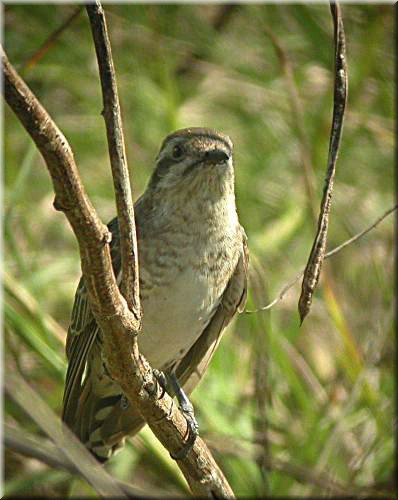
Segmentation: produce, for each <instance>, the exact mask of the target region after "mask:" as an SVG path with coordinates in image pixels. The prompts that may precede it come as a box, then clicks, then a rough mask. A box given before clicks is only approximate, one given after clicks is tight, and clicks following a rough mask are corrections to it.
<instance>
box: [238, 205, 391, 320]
mask: <svg viewBox="0 0 398 500" xmlns="http://www.w3.org/2000/svg"><path fill="white" fill-rule="evenodd" d="M397 208H398V205H394V206H393V207H391V208H389V209H388V210H387V211H386V212H384V214H383V215H381V216H380V217H378V218H377V219H376V220H375V221H374V222H373V223H372V224H371V225H370V226H368V227H367V228H365V229H363V230H362V231H361V232H359V233H358V234H356V235H355V236H353V237H352V238H349V239H348V240H346V241H344V242H343V243H341V244H340V245H338V246H337V247H335V248H333V250H330V251H329V252H328V253H326V254H325V256H324V259H325V260H326V259H328V258H329V257H332V256H333V255H336V253H339V252H340V251H341V250H343V249H344V248H346V247H347V246H348V245H351V244H352V243H355V242H356V241H358V240H359V239H361V238H362V237H363V236H365V235H366V234H368V233H369V232H370V231H371V230H372V229H374V228H375V227H376V226H378V225H379V224H380V222H383V220H384V219H385V218H386V217H388V216H389V215H390V214H391V213H393V212H394V211H395V210H397ZM304 271H305V268H304V269H302V270H301V271H300V272H299V273H298V274H297V276H296V277H295V278H294V279H293V280H291V281H289V283H288V284H287V285H285V286H284V287H283V288H282V290H281V291H280V292H279V295H278V296H277V297H275V299H274V300H273V301H272V302H270V303H269V304H267V305H265V306H263V307H259V308H258V309H254V310H247V311H245V313H246V314H252V313H257V312H260V311H267V310H268V309H271V307H273V306H275V305H276V304H278V302H280V301H281V300H282V299H283V298H284V297H285V295H286V293H287V292H288V291H289V290H290V289H291V288H292V287H293V286H294V285H295V284H296V283H297V282H298V280H299V279H300V278H301V277H302V276H303V275H304Z"/></svg>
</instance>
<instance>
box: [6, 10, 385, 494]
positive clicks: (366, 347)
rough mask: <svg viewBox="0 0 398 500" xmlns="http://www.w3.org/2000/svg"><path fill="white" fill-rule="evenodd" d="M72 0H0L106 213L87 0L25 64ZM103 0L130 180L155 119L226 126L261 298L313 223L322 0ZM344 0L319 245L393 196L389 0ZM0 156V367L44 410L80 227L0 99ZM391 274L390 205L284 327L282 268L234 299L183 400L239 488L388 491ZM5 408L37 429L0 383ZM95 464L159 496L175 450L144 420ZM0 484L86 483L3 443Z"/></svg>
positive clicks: (285, 271)
mask: <svg viewBox="0 0 398 500" xmlns="http://www.w3.org/2000/svg"><path fill="white" fill-rule="evenodd" d="M75 9H76V5H54V4H51V5H50V4H49V5H6V6H5V8H4V22H5V34H4V43H5V49H6V52H7V54H8V56H9V58H10V61H11V62H12V63H13V64H14V65H15V67H16V68H17V69H18V71H20V73H21V75H22V76H23V78H24V79H25V80H26V81H27V83H28V84H29V86H30V87H31V88H32V90H33V91H34V92H35V94H36V95H37V96H38V97H39V99H40V100H41V101H42V103H43V104H44V106H45V107H46V109H47V110H48V111H49V112H50V114H51V116H52V117H53V118H54V119H55V121H56V122H57V124H58V126H59V127H60V128H61V129H62V131H63V132H64V134H65V136H66V137H67V139H68V141H70V144H71V146H72V148H73V150H74V153H75V158H76V161H77V163H78V166H79V169H80V173H81V176H82V179H83V181H84V184H85V186H86V188H87V191H88V193H89V195H90V197H91V199H92V201H93V203H94V205H95V207H96V209H97V210H98V212H99V214H100V216H101V218H102V219H103V220H104V221H105V222H107V221H108V220H110V219H111V218H112V217H113V216H114V214H115V206H114V197H113V190H112V181H111V176H110V168H109V160H108V157H107V146H106V137H105V128H104V124H103V120H102V118H101V116H100V112H101V109H102V105H101V94H100V85H99V80H98V70H97V64H96V59H95V53H94V48H93V43H92V39H91V32H90V28H89V24H88V20H87V16H86V13H85V11H84V9H83V10H82V12H81V13H80V15H79V16H78V17H77V18H76V19H75V20H74V22H73V23H72V24H71V25H70V26H68V28H67V29H66V30H64V31H63V33H62V35H61V36H60V37H59V38H58V39H57V40H56V41H55V42H54V43H53V44H52V45H51V47H50V48H49V50H48V51H47V52H46V54H45V55H44V56H43V57H42V58H41V59H40V60H38V61H37V62H34V63H31V64H28V63H29V61H31V58H32V56H33V55H34V54H35V53H36V51H37V50H38V48H39V47H40V46H41V44H42V43H43V42H44V41H45V40H46V38H47V37H48V36H49V35H50V34H51V33H52V32H54V31H55V30H56V29H57V28H58V27H59V26H60V25H61V24H62V23H63V22H64V21H65V19H67V18H68V16H69V15H70V14H71V13H72V12H73V11H74V10H75ZM105 10H106V14H107V20H108V27H109V32H110V38H111V43H112V48H113V57H114V62H115V66H116V71H117V78H118V86H119V92H120V100H121V106H122V115H123V120H124V129H125V135H126V143H127V154H128V159H129V164H130V170H131V172H132V185H133V192H134V198H137V197H138V196H139V195H140V193H142V191H143V190H144V189H145V185H146V182H147V180H148V177H149V175H150V173H151V171H152V169H153V166H154V158H155V156H156V154H157V151H158V148H159V146H160V143H161V141H162V139H163V138H164V136H165V135H166V134H168V133H169V132H171V131H173V130H175V129H177V128H182V127H186V126H205V127H214V128H216V129H219V130H220V131H223V132H224V133H226V134H228V135H230V137H231V138H232V140H233V142H234V147H235V167H236V195H237V203H238V209H239V215H240V220H241V223H242V225H243V226H244V227H245V229H246V232H247V235H248V238H249V249H250V256H251V273H250V293H249V300H248V304H247V308H248V309H254V308H256V307H258V306H261V305H264V304H266V303H267V302H269V301H270V300H271V299H273V298H274V297H275V296H277V294H278V293H279V291H280V290H281V288H283V286H284V285H285V284H286V283H287V282H288V281H290V280H291V279H292V278H294V276H295V275H296V274H297V273H298V271H299V270H301V269H302V268H303V266H304V265H305V263H306V259H307V257H308V254H309V251H310V249H311V245H312V239H313V237H314V232H315V222H314V218H313V215H312V210H311V207H313V206H315V207H317V206H318V205H319V201H320V197H321V193H322V188H323V180H324V176H325V168H326V160H327V151H328V141H329V131H330V124H331V115H332V98H333V54H334V50H333V25H332V18H331V15H330V10H329V7H328V6H327V5H326V4H324V5H313V4H312V5H291V6H286V5H243V6H234V8H232V9H231V7H228V6H227V7H225V6H222V5H207V6H199V5H182V4H181V5H167V6H166V5H164V6H157V5H128V4H125V5H114V4H112V5H111V4H109V5H106V6H105ZM342 12H343V19H344V23H345V30H346V36H347V57H348V72H349V99H348V107H347V113H346V119H345V126H344V132H343V140H342V144H341V151H340V155H339V160H338V165H337V174H336V179H335V188H334V196H333V205H332V212H331V217H330V229H329V238H328V248H329V249H331V248H333V247H334V246H336V245H338V244H340V243H341V242H343V241H344V240H346V239H348V238H349V237H351V236H352V235H354V234H356V233H357V232H359V231H361V230H362V229H364V228H365V227H367V226H368V225H370V224H371V223H372V222H373V221H374V220H375V219H376V218H377V217H378V216H379V215H381V214H382V213H383V212H384V211H385V210H387V209H388V208H390V207H391V206H392V205H393V203H394V201H393V189H392V185H393V148H394V139H393V86H394V64H393V57H394V54H393V7H392V6H389V5H366V6H364V5H343V6H342ZM217 18H218V19H221V22H219V23H218V25H215V24H216V23H215V19H217ZM270 30H271V31H272V33H270ZM270 35H271V37H273V40H274V42H276V44H277V45H278V46H279V48H282V55H281V53H279V54H278V51H276V50H275V46H274V44H273V42H272V40H271V37H270ZM289 71H291V72H290V73H289ZM303 157H306V158H307V162H308V169H307V175H305V169H304V167H303ZM4 166H5V168H4V174H3V175H4V182H5V188H4V214H5V215H4V262H5V269H6V279H5V292H4V330H5V335H4V339H5V340H4V343H5V353H4V356H5V377H7V370H15V369H16V368H17V369H18V370H19V371H20V373H21V374H22V375H23V377H24V378H25V379H26V380H27V381H28V382H29V383H30V384H31V385H32V387H34V389H35V390H36V391H37V392H38V393H39V394H40V395H41V396H42V397H43V399H45V401H46V402H47V403H48V404H49V405H50V406H51V408H52V409H53V410H54V411H55V412H56V413H58V414H59V413H60V409H61V400H62V391H63V377H64V373H65V358H64V347H63V338H64V334H65V330H66V329H67V326H68V321H69V315H70V310H71V305H72V300H73V295H74V290H75V287H76V285H77V282H78V279H79V275H80V266H79V257H78V252H77V245H76V242H75V239H74V236H73V234H72V232H71V230H70V228H69V226H68V224H67V221H66V219H65V217H64V216H63V215H62V214H61V213H59V212H56V211H55V210H54V209H53V207H52V201H53V196H54V195H53V190H52V186H51V182H50V179H49V175H48V173H47V170H46V168H45V166H44V163H43V161H42V159H41V157H40V155H39V154H38V152H37V151H36V150H35V147H34V145H33V143H32V141H31V140H30V138H29V137H28V135H27V134H26V132H25V131H24V130H23V128H22V126H21V125H20V124H19V122H18V121H17V120H16V118H15V117H14V115H13V113H12V112H11V110H10V109H9V108H8V107H7V106H6V105H5V106H4ZM308 185H310V186H312V188H313V189H312V194H311V195H308ZM306 186H307V188H306ZM310 191H311V189H310ZM392 279H393V217H390V218H389V219H386V220H385V221H384V222H383V223H382V224H381V225H380V226H378V227H377V228H376V229H374V230H373V231H372V232H371V233H370V234H369V235H367V236H366V237H365V238H363V239H362V240H360V241H359V242H358V243H355V244H353V245H351V246H349V247H348V248H347V249H345V250H343V251H342V252H341V253H339V254H338V255H336V256H334V257H332V258H331V259H330V260H328V261H327V262H326V263H325V266H324V273H323V275H322V278H321V282H320V286H319V288H318V290H317V292H316V294H315V297H314V301H313V306H312V310H311V312H310V315H309V317H308V318H307V319H306V320H305V322H304V325H303V326H302V327H301V328H300V327H299V319H298V313H297V301H298V296H299V291H300V288H299V285H296V286H295V287H294V288H293V289H292V290H291V291H290V292H289V293H288V294H287V295H286V297H285V298H284V300H282V301H281V302H279V303H278V304H277V305H276V306H274V307H273V308H272V309H271V310H270V311H268V312H263V313H257V314H242V315H240V317H239V318H237V320H236V321H234V323H233V324H232V325H231V327H229V329H228V331H227V333H226V335H225V336H224V339H223V341H222V343H221V346H220V348H219V350H218V352H217V354H216V355H215V357H214V359H213V361H212V363H211V366H210V368H209V370H208V373H207V375H206V377H205V379H204V380H203V382H202V384H201V385H200V386H199V387H198V389H197V390H196V391H195V392H194V393H193V396H192V400H193V403H194V405H195V407H196V414H197V418H198V421H199V424H200V429H201V435H202V436H203V437H204V439H205V440H206V442H207V443H208V444H209V446H210V448H211V449H212V451H213V452H214V456H215V458H216V460H217V461H218V463H219V464H220V466H221V468H222V469H223V471H224V472H225V474H226V476H227V478H228V480H229V481H230V483H231V485H232V487H233V489H234V491H235V493H236V494H237V495H240V496H249V495H256V496H259V495H265V494H267V495H295V496H308V495H316V496H319V495H336V494H337V493H336V492H337V490H336V489H335V488H337V486H336V484H338V487H340V488H342V490H341V491H342V492H344V493H346V494H355V493H358V492H361V491H362V492H363V491H365V492H367V493H368V494H372V495H375V494H381V495H382V494H388V492H390V493H391V491H392V490H391V488H393V479H392V478H393V453H394V451H393V448H394V443H393V435H394V432H393V411H394V408H393V393H394V380H393V364H394V345H393V285H392ZM5 419H6V421H7V422H8V423H11V424H12V425H14V426H18V427H19V428H23V429H25V430H28V431H30V432H32V433H35V434H42V430H41V429H39V428H37V427H36V426H35V425H34V424H32V421H31V419H30V418H29V416H28V415H26V413H23V412H22V411H21V410H20V409H19V408H18V406H16V405H15V404H14V403H13V402H11V401H9V400H8V399H6V401H5ZM107 467H108V468H109V470H110V471H111V472H112V473H113V474H114V475H115V476H116V477H119V478H121V479H124V480H126V481H129V482H132V483H133V484H136V485H139V486H141V487H142V488H144V490H145V491H146V492H147V493H148V494H151V491H152V492H153V491H154V490H153V488H155V487H156V488H157V490H156V491H159V488H160V489H161V490H162V491H163V494H165V495H166V494H172V495H175V494H177V493H178V492H180V493H181V492H182V493H184V492H186V486H185V483H184V480H183V479H182V476H181V474H180V472H179V470H178V468H177V467H176V465H175V464H174V463H173V462H172V461H171V460H170V459H169V458H168V454H167V453H166V452H165V451H164V450H163V449H162V448H161V446H160V445H159V444H158V443H157V442H156V440H155V438H154V437H153V436H152V435H151V433H150V431H149V430H148V429H146V430H145V431H144V432H143V433H141V435H140V436H139V437H135V438H134V439H133V440H132V441H131V442H130V443H129V444H128V445H127V446H126V448H125V449H124V451H123V452H122V453H120V454H119V455H117V456H116V457H115V458H114V459H113V460H112V461H111V462H110V463H109V465H108V466H107ZM5 492H6V493H8V494H24V495H28V494H44V495H51V496H54V495H67V494H75V495H91V494H95V491H94V490H93V489H92V488H91V487H89V486H88V485H87V484H86V483H85V482H84V481H82V480H79V479H73V481H72V480H71V476H70V475H69V474H68V473H66V472H60V471H54V470H50V469H49V468H48V467H47V466H45V465H42V464H40V463H39V462H37V461H35V460H33V459H26V458H23V457H22V456H20V455H16V454H13V453H11V452H6V454H5Z"/></svg>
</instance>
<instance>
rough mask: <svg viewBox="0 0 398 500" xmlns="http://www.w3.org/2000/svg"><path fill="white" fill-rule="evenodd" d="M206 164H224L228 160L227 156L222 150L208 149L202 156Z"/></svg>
mask: <svg viewBox="0 0 398 500" xmlns="http://www.w3.org/2000/svg"><path fill="white" fill-rule="evenodd" d="M203 159H204V160H205V161H206V162H207V163H224V162H227V161H228V160H229V155H228V153H226V152H225V151H224V150H222V149H210V150H208V151H206V152H205V153H204V155H203Z"/></svg>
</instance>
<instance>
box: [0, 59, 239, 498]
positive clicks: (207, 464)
mask: <svg viewBox="0 0 398 500" xmlns="http://www.w3.org/2000/svg"><path fill="white" fill-rule="evenodd" d="M1 57H2V63H3V64H2V70H3V77H4V91H5V97H6V101H7V103H8V104H9V105H10V107H11V108H12V109H13V111H14V112H15V114H16V115H17V116H18V118H19V119H20V121H21V123H22V124H23V125H24V127H25V128H26V130H27V132H28V133H29V134H30V135H31V137H32V139H33V140H34V141H35V143H36V145H37V147H38V149H39V150H40V152H41V154H42V156H43V158H44V159H45V161H46V164H47V167H48V170H49V172H50V175H51V178H52V181H53V185H54V190H55V193H56V198H55V201H54V206H55V207H56V208H57V209H59V210H62V211H63V212H64V213H65V215H66V217H67V219H68V221H69V222H70V224H71V226H72V229H73V231H74V233H75V235H76V238H77V240H78V243H79V250H80V256H81V262H82V272H83V277H84V279H85V283H86V286H87V290H88V295H89V300H90V305H91V308H92V311H93V314H94V317H95V319H96V321H97V323H98V325H99V327H100V328H101V330H102V332H103V334H104V351H105V356H106V360H107V365H108V369H109V371H110V373H111V375H112V378H113V379H114V380H115V381H117V382H118V384H119V385H120V387H121V389H122V391H123V392H124V394H125V395H126V397H127V398H128V399H129V401H130V402H131V404H132V405H134V406H136V407H137V408H138V410H139V411H140V413H141V414H142V416H143V418H144V419H145V420H146V421H147V423H148V425H149V426H150V427H151V429H152V431H153V432H154V434H155V435H156V437H157V438H158V439H159V440H160V441H161V443H162V444H163V445H164V446H165V447H166V448H167V449H168V451H169V452H170V453H171V454H172V455H176V454H177V453H178V451H179V450H180V449H181V448H182V447H183V446H184V443H185V440H186V439H187V437H188V432H187V430H188V429H187V422H186V419H185V417H184V416H183V415H182V414H181V412H180V411H179V409H178V408H177V406H176V405H174V403H173V399H172V398H171V397H170V396H169V395H168V394H167V393H163V391H162V390H161V389H160V388H159V386H158V383H157V381H156V378H155V377H154V376H153V373H152V370H151V368H150V366H149V365H148V363H147V362H146V360H145V359H144V358H143V357H142V356H141V355H140V353H139V351H138V345H137V339H136V337H137V330H138V328H139V321H138V320H137V318H136V317H135V316H134V314H133V313H132V312H131V311H130V310H129V308H128V305H127V303H126V300H125V299H124V297H123V296H122V295H121V293H120V291H119V289H118V286H117V283H116V279H115V276H114V273H113V269H112V263H111V258H110V249H109V242H110V233H109V231H108V229H107V227H106V226H105V225H104V224H103V223H102V222H101V221H100V219H99V218H98V216H97V214H96V212H95V210H94V208H93V206H92V205H91V203H90V201H89V199H88V197H87V195H86V193H85V191H84V187H83V185H82V183H81V181H80V177H79V174H78V171H77V167H76V164H75V161H74V157H73V153H72V151H71V148H70V146H69V144H68V143H67V141H66V139H65V137H64V136H63V134H62V133H61V131H60V130H59V129H58V127H57V126H56V125H55V123H54V122H53V121H52V119H51V118H50V116H49V115H48V113H47V112H46V111H45V109H44V108H43V106H42V105H41V104H40V103H39V101H38V100H37V98H36V97H35V96H34V95H33V93H32V92H31V91H30V89H29V88H28V87H27V85H26V84H25V83H24V82H23V80H22V79H21V78H20V77H19V75H18V74H17V73H16V71H15V70H14V68H13V67H12V66H11V64H10V63H9V61H8V58H7V57H6V55H5V53H4V51H3V50H2V49H1ZM178 465H179V467H180V468H181V470H182V472H183V474H184V476H185V478H186V479H187V481H188V483H189V485H190V487H191V490H192V492H193V493H194V494H195V495H199V496H209V495H210V496H214V497H233V492H232V489H231V487H230V486H229V484H228V482H227V481H226V479H225V477H224V476H223V474H222V472H221V470H220V469H219V467H218V466H217V464H216V462H215V461H214V458H213V457H212V455H211V453H210V451H209V450H208V448H207V447H206V445H205V443H204V442H203V440H202V439H200V438H197V439H196V441H195V444H194V446H193V448H192V450H191V451H190V452H189V453H188V455H187V457H186V458H184V459H183V460H179V461H178Z"/></svg>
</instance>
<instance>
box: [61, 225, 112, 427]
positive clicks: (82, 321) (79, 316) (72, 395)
mask: <svg viewBox="0 0 398 500" xmlns="http://www.w3.org/2000/svg"><path fill="white" fill-rule="evenodd" d="M108 228H109V230H110V231H111V233H112V241H111V258H112V264H113V270H114V273H115V275H116V276H117V275H118V273H119V271H120V267H121V263H120V251H119V230H118V224H117V218H115V219H113V220H112V221H111V222H110V223H109V224H108ZM98 331H99V328H98V325H97V323H96V321H95V318H94V316H93V313H92V312H91V307H90V304H89V300H88V294H87V288H86V285H85V283H84V279H83V277H82V278H81V279H80V282H79V285H78V287H77V290H76V295H75V301H74V304H73V309H72V316H71V323H70V326H69V329H68V335H67V338H66V356H67V358H68V369H67V372H66V381H65V391H64V399H63V411H62V419H63V420H64V422H66V423H67V424H68V425H69V426H70V427H73V423H74V419H75V415H76V410H77V405H78V401H79V397H80V394H81V391H82V383H83V374H84V370H85V368H86V363H87V359H88V355H89V353H90V351H91V349H92V347H93V344H94V342H95V340H96V339H97V337H98Z"/></svg>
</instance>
